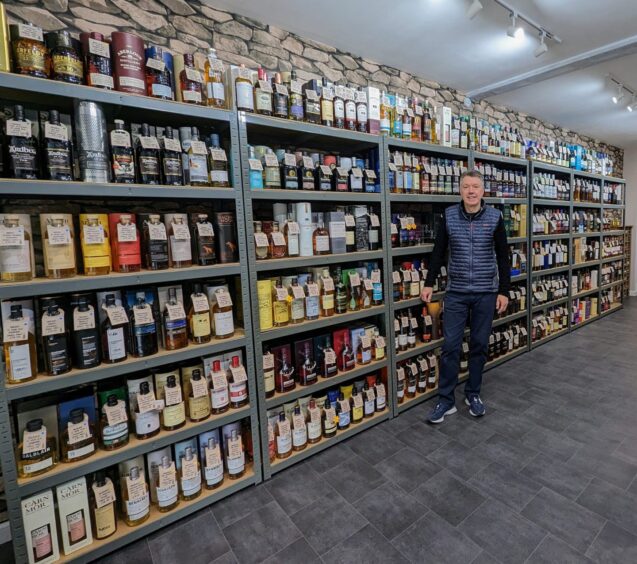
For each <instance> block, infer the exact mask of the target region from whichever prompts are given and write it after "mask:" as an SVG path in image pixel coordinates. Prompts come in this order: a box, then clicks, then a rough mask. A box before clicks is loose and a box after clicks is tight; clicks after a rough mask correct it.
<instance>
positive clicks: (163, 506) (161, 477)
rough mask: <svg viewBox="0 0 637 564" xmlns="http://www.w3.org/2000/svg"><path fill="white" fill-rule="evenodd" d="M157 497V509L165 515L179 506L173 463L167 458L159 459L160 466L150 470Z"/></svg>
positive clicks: (175, 472)
mask: <svg viewBox="0 0 637 564" xmlns="http://www.w3.org/2000/svg"><path fill="white" fill-rule="evenodd" d="M152 474H153V479H154V482H155V493H156V495H157V509H159V512H160V513H166V512H167V511H170V510H171V509H174V508H175V507H177V506H178V505H179V488H178V486H177V471H176V470H175V463H174V462H173V461H172V460H170V458H168V457H167V456H162V457H161V464H160V465H159V466H155V465H154V464H153V468H152Z"/></svg>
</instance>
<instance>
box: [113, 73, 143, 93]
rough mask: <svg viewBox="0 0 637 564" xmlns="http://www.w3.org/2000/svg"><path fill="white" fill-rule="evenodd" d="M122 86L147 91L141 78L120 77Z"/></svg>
mask: <svg viewBox="0 0 637 564" xmlns="http://www.w3.org/2000/svg"><path fill="white" fill-rule="evenodd" d="M119 84H120V86H126V87H128V88H137V89H140V90H141V89H145V88H146V84H144V81H143V80H142V79H141V78H133V77H131V76H120V77H119Z"/></svg>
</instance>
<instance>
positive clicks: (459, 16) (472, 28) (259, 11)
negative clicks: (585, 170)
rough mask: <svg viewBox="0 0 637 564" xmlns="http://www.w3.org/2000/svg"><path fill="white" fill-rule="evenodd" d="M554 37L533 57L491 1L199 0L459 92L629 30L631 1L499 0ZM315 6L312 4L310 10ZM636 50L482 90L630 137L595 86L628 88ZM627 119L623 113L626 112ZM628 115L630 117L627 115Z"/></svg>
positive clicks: (530, 35)
mask: <svg viewBox="0 0 637 564" xmlns="http://www.w3.org/2000/svg"><path fill="white" fill-rule="evenodd" d="M507 1H508V3H509V4H510V5H511V6H513V7H514V8H517V9H519V10H521V11H522V12H523V13H524V14H525V15H526V16H528V17H530V18H531V19H533V20H535V21H536V22H538V23H539V24H541V25H542V26H544V27H545V28H547V29H549V30H550V31H551V32H553V33H554V34H556V35H557V36H559V37H560V38H561V39H562V44H559V45H558V44H555V43H553V42H551V41H549V42H548V44H549V47H550V48H549V51H548V53H546V54H545V55H543V56H542V57H540V58H535V57H534V56H533V51H534V49H535V47H536V46H537V45H538V40H537V33H536V32H535V31H534V30H533V29H532V28H530V27H528V26H526V25H524V24H522V25H523V27H524V28H525V32H526V33H525V36H524V37H523V38H521V39H511V38H509V37H507V35H506V32H505V30H506V27H507V26H508V25H509V23H510V20H509V14H508V12H507V11H506V10H505V9H504V8H501V7H499V6H497V5H496V4H495V2H494V1H493V0H481V2H482V4H483V5H484V9H483V10H482V11H481V12H479V13H478V15H477V16H476V17H475V18H474V19H473V20H469V19H468V18H467V17H466V14H465V10H466V8H467V6H468V5H469V3H470V0H395V1H394V2H391V3H388V2H386V1H384V0H320V2H319V3H317V2H316V0H259V1H258V2H255V1H254V0H208V1H207V2H206V3H208V4H214V5H215V6H217V7H219V8H223V9H226V10H229V11H231V12H235V13H239V14H242V15H244V16H248V17H251V18H254V19H256V20H259V21H262V22H266V23H270V24H273V25H276V26H278V27H281V28H283V29H286V30H289V31H292V32H293V33H296V34H298V35H300V36H302V37H308V38H310V39H315V40H317V41H322V42H324V43H327V44H329V45H333V46H335V47H338V48H339V49H341V50H343V51H348V52H351V53H354V54H356V55H361V56H364V57H365V58H367V59H371V60H373V61H375V62H378V63H382V64H386V65H391V66H394V67H397V68H400V69H403V70H405V71H407V72H411V73H414V74H417V75H419V76H422V77H423V78H427V79H430V80H435V81H437V82H440V83H441V84H444V85H447V86H451V87H453V88H456V89H458V90H460V91H462V92H469V91H472V90H476V89H480V88H483V87H487V86H489V85H491V84H494V83H498V82H500V81H505V80H507V79H509V78H511V77H513V76H516V75H519V74H521V73H526V72H529V71H534V70H537V69H540V68H542V67H545V66H547V65H551V64H555V63H559V62H560V61H562V60H564V59H567V58H569V57H573V56H577V55H579V54H581V53H584V52H587V51H590V50H592V49H597V48H601V47H604V46H605V45H607V44H610V43H613V42H615V41H618V40H620V39H624V38H628V37H631V36H633V35H635V33H636V26H635V24H636V23H637V1H635V0H507ZM319 7H320V9H318V8H319ZM636 57H637V56H628V57H622V58H621V59H615V60H613V61H609V62H606V63H602V64H598V65H595V66H593V67H589V68H586V69H584V70H578V71H576V72H571V73H568V74H564V75H562V76H559V77H558V78H552V79H549V80H544V81H541V82H537V83H535V84H532V85H530V86H525V87H524V88H520V89H517V90H514V91H511V92H507V93H504V94H499V95H497V96H495V97H492V98H488V99H489V100H491V101H494V102H496V103H499V104H503V105H507V106H510V107H513V108H515V109H517V110H519V111H524V112H525V113H528V114H531V115H535V116H536V117H538V118H541V119H543V120H546V121H550V122H551V123H554V124H556V125H561V126H564V127H568V128H570V129H573V130H575V131H578V132H580V133H583V134H586V135H590V136H592V137H595V138H598V139H601V140H603V141H606V142H609V143H613V144H616V145H619V146H625V145H627V144H629V143H631V142H634V141H637V134H635V132H634V131H635V124H637V111H636V112H633V114H632V115H630V114H629V113H628V112H627V111H626V110H625V109H623V110H620V109H619V108H618V107H617V106H614V105H613V104H612V103H611V102H610V96H611V91H610V90H607V91H604V92H605V93H604V94H603V93H602V91H603V85H602V83H603V81H604V77H605V76H606V74H608V72H612V73H613V74H614V75H616V76H617V78H619V79H621V80H623V81H624V82H625V83H626V84H628V85H630V86H632V87H634V88H637V64H636V63H637V58H636ZM629 118H630V119H629ZM633 120H634V121H633Z"/></svg>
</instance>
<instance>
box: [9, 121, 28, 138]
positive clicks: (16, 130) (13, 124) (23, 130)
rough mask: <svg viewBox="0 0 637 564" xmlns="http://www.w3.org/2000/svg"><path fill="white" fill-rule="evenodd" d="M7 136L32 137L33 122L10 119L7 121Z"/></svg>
mask: <svg viewBox="0 0 637 564" xmlns="http://www.w3.org/2000/svg"><path fill="white" fill-rule="evenodd" d="M6 127H7V136H9V137H25V138H29V137H31V122H30V121H29V120H26V121H17V120H14V119H8V120H7V121H6Z"/></svg>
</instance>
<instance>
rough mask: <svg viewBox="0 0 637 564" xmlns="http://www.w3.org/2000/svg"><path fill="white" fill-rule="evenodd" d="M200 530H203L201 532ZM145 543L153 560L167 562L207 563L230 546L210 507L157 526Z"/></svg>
mask: <svg viewBox="0 0 637 564" xmlns="http://www.w3.org/2000/svg"><path fill="white" fill-rule="evenodd" d="M201 531H206V534H205V535H202V534H201ZM148 546H149V547H150V553H151V555H152V558H153V563H154V564H171V563H172V562H176V561H177V560H184V561H187V562H188V563H189V564H207V563H208V562H210V560H214V559H215V558H218V557H220V556H222V555H223V554H225V553H226V552H228V551H229V550H230V545H229V544H228V541H226V538H225V537H224V536H223V533H222V532H221V529H220V528H219V525H218V524H217V521H216V519H215V518H214V516H213V514H212V513H211V511H210V508H206V509H203V510H202V511H199V512H197V513H195V514H194V516H193V517H192V518H189V519H187V520H186V519H184V520H183V521H179V522H177V523H176V524H175V525H173V526H171V527H167V528H165V529H161V530H160V531H159V532H158V533H157V534H155V535H152V536H151V537H149V539H148Z"/></svg>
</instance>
